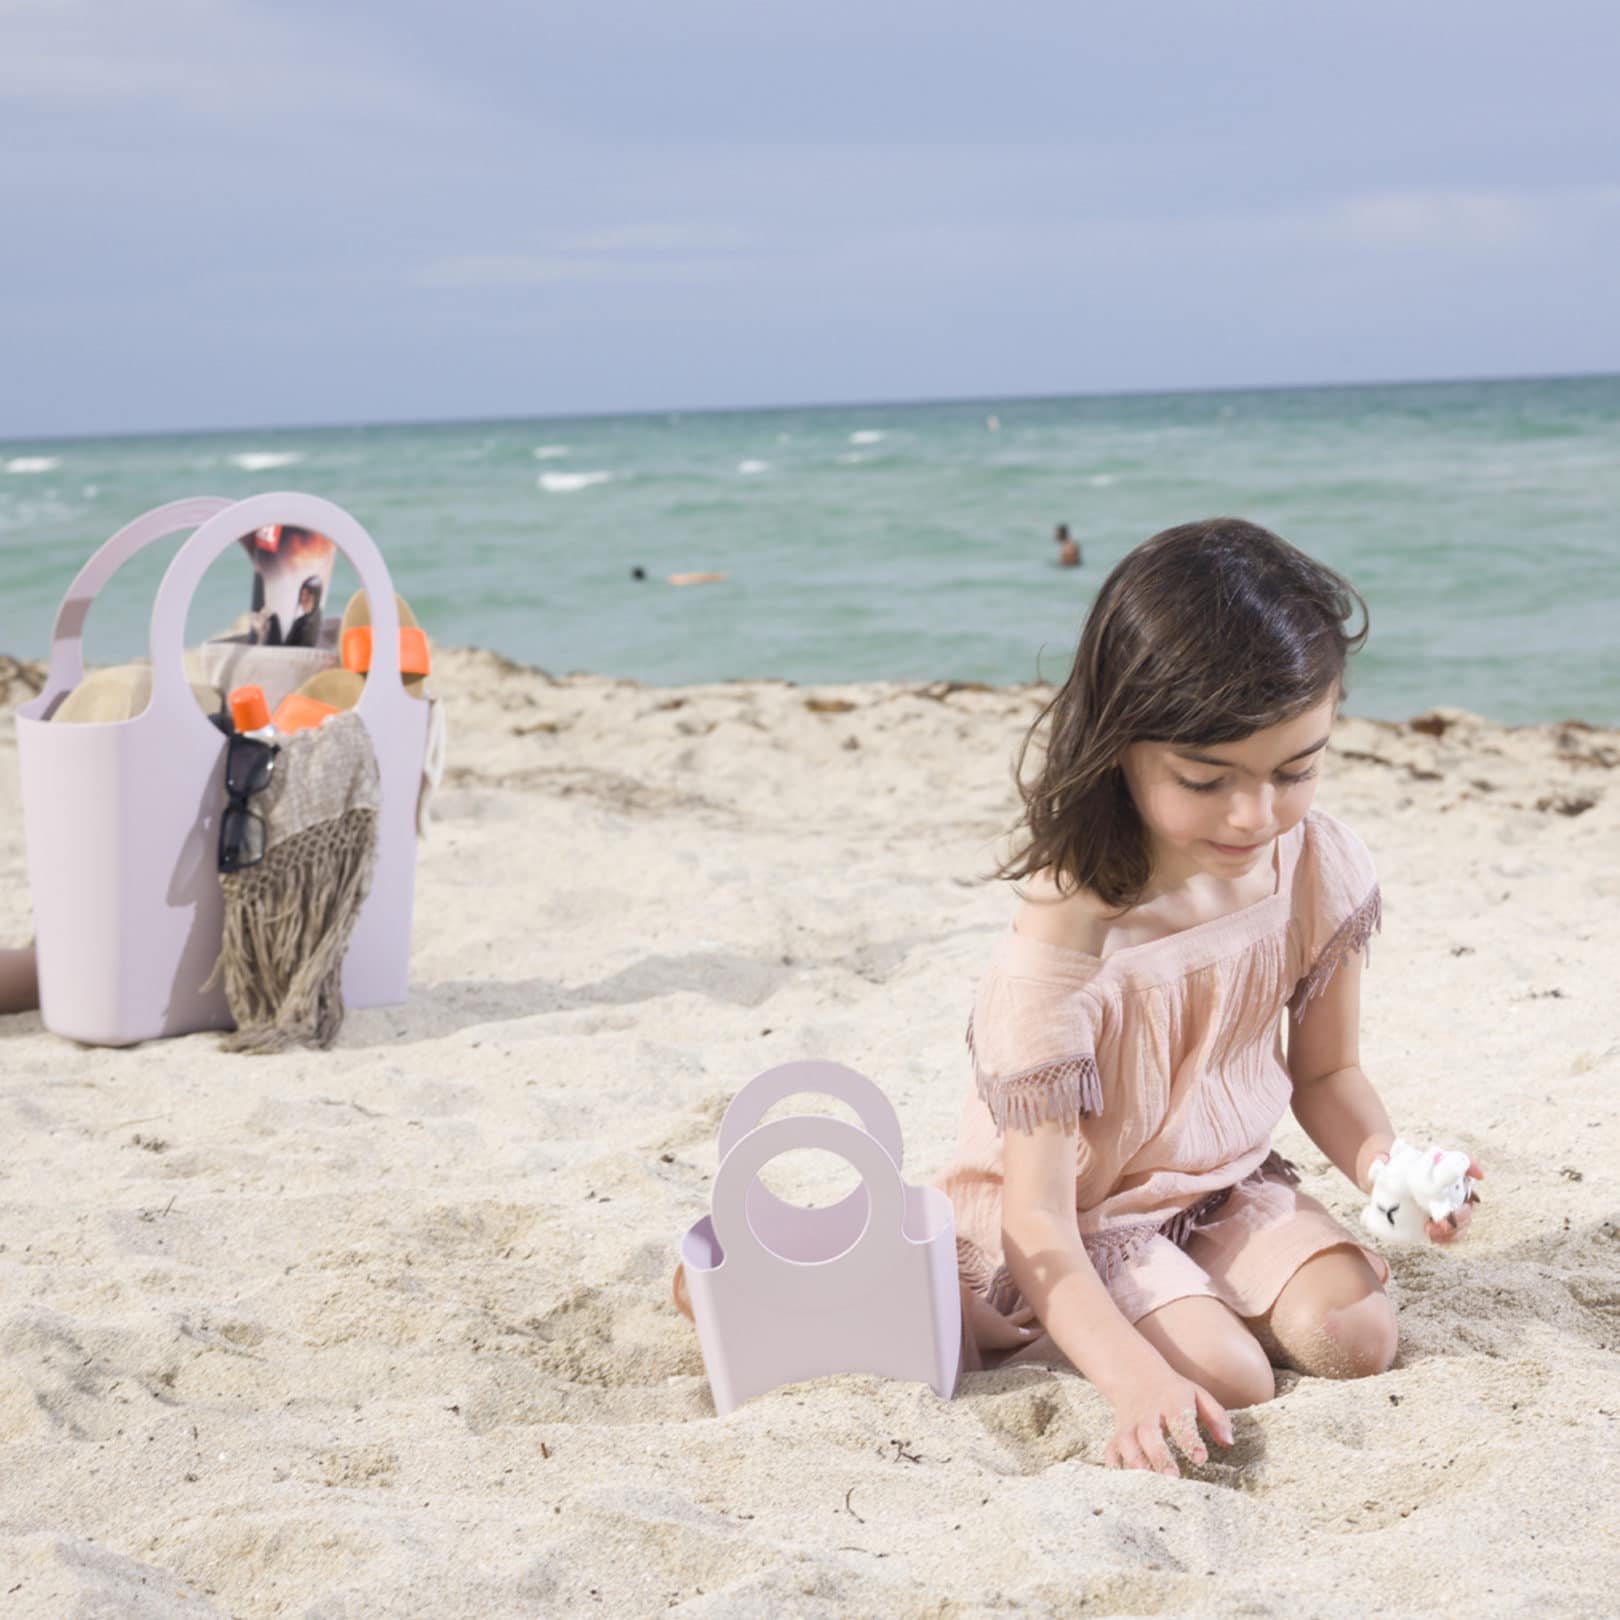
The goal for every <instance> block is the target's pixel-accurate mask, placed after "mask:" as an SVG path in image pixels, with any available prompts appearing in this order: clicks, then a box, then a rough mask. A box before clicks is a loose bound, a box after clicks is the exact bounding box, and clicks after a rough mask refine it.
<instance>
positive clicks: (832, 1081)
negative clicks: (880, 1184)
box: [720, 1058, 903, 1172]
mask: <svg viewBox="0 0 1620 1620" xmlns="http://www.w3.org/2000/svg"><path fill="white" fill-rule="evenodd" d="M800 1091H805V1092H813V1093H815V1094H816V1095H817V1096H822V1097H835V1098H837V1100H838V1101H839V1102H841V1103H847V1104H848V1105H849V1106H850V1107H851V1108H853V1109H854V1110H855V1112H856V1113H857V1114H858V1115H859V1116H860V1120H861V1124H862V1125H864V1126H865V1127H866V1134H867V1135H868V1136H870V1137H871V1138H872V1139H873V1140H874V1141H875V1142H877V1143H878V1144H879V1146H881V1147H882V1148H883V1150H884V1152H886V1153H887V1154H888V1155H889V1157H890V1158H891V1159H892V1160H893V1161H894V1168H895V1170H896V1172H898V1171H899V1170H900V1168H901V1164H902V1162H903V1161H902V1159H901V1143H900V1116H899V1115H898V1114H897V1113H895V1111H894V1104H893V1103H891V1102H890V1101H889V1099H888V1098H887V1097H885V1096H884V1095H883V1093H882V1092H881V1091H880V1090H879V1089H878V1088H877V1086H875V1085H874V1084H873V1083H872V1082H871V1081H870V1080H868V1079H867V1078H866V1076H865V1075H864V1074H861V1073H860V1072H859V1071H858V1070H855V1069H851V1068H847V1067H846V1066H845V1065H844V1064H842V1063H831V1062H829V1061H828V1060H827V1059H825V1058H799V1059H797V1060H796V1061H794V1062H792V1063H779V1064H777V1065H776V1067H775V1068H774V1069H766V1070H764V1071H763V1072H762V1073H760V1074H756V1075H755V1076H754V1078H753V1079H752V1080H750V1081H749V1082H748V1084H747V1085H745V1086H744V1087H743V1088H742V1090H741V1091H739V1092H738V1093H737V1095H736V1096H735V1097H733V1098H732V1099H731V1106H730V1107H729V1108H727V1109H726V1112H725V1117H724V1118H723V1119H722V1120H721V1121H720V1157H721V1159H722V1160H724V1159H725V1157H726V1155H727V1154H728V1153H730V1152H731V1150H732V1149H733V1148H734V1147H735V1146H736V1145H737V1143H738V1142H739V1141H741V1140H742V1138H743V1137H744V1136H745V1135H747V1133H748V1132H749V1131H751V1130H753V1128H754V1127H755V1126H756V1125H757V1124H759V1122H760V1120H761V1119H763V1118H764V1117H765V1114H766V1112H767V1111H768V1110H769V1109H771V1108H773V1107H775V1105H776V1104H777V1103H779V1102H781V1100H782V1099H783V1098H784V1097H791V1096H793V1094H794V1093H795V1092H800Z"/></svg>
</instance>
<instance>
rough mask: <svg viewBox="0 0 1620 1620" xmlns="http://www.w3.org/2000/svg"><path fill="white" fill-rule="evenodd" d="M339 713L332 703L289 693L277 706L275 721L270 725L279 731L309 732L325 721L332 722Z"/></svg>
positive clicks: (297, 693) (298, 693) (299, 693)
mask: <svg viewBox="0 0 1620 1620" xmlns="http://www.w3.org/2000/svg"><path fill="white" fill-rule="evenodd" d="M337 712H338V711H337V710H336V709H335V708H334V707H333V706H332V705H331V704H330V703H321V702H319V701H318V700H317V699H315V698H312V697H305V696H304V695H303V694H302V693H301V692H289V693H288V694H287V696H286V697H284V698H283V699H282V700H281V702H280V703H278V704H277V705H276V716H275V719H274V720H272V721H271V722H270V723H271V725H273V726H274V727H275V728H276V730H277V731H279V732H282V733H286V732H289V731H309V730H311V729H313V728H314V727H315V726H318V725H319V724H320V723H321V722H322V721H323V720H330V719H331V718H332V716H333V715H334V714H336V713H337Z"/></svg>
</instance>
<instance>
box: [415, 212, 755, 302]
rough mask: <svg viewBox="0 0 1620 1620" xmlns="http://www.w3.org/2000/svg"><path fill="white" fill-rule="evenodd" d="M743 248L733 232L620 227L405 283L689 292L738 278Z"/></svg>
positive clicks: (457, 264)
mask: <svg viewBox="0 0 1620 1620" xmlns="http://www.w3.org/2000/svg"><path fill="white" fill-rule="evenodd" d="M742 245H743V238H742V237H741V235H739V234H738V233H735V232H716V233H703V234H700V233H695V232H692V231H689V230H682V229H680V228H678V227H675V226H669V225H625V226H617V227H614V228H611V229H608V230H599V231H593V232H590V233H585V234H569V235H566V236H560V237H557V238H556V239H554V240H553V241H552V242H551V243H550V244H548V245H547V246H545V247H543V248H541V249H539V250H537V251H533V252H522V251H520V252H492V253H458V254H451V255H447V256H446V257H444V258H440V259H435V260H433V261H431V262H430V263H428V264H426V265H423V266H422V267H421V268H420V269H418V270H417V271H416V272H415V273H414V274H412V275H411V276H410V278H409V279H410V281H411V283H412V285H414V286H418V287H431V288H500V287H514V288H516V287H557V286H582V285H583V286H657V285H671V284H681V285H686V286H692V285H701V284H711V283H715V282H721V281H727V280H730V279H733V278H735V277H738V276H740V275H742V274H744V273H745V272H746V268H747V266H746V265H745V263H744V260H743V258H742V256H741V255H740V253H739V252H738V251H737V250H738V249H740V248H741V247H742Z"/></svg>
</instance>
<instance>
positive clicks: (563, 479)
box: [538, 472, 613, 495]
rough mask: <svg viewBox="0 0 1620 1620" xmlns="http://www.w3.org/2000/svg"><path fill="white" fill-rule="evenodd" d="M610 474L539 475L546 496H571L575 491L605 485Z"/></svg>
mask: <svg viewBox="0 0 1620 1620" xmlns="http://www.w3.org/2000/svg"><path fill="white" fill-rule="evenodd" d="M612 476H613V474H612V473H605V472H588V473H541V474H540V477H539V479H538V482H539V485H540V487H541V489H543V490H544V491H545V492H546V493H547V494H548V495H572V494H573V493H574V491H575V490H576V489H589V488H590V487H591V485H592V484H605V483H606V482H607V481H608V480H609V479H610V478H611V477H612Z"/></svg>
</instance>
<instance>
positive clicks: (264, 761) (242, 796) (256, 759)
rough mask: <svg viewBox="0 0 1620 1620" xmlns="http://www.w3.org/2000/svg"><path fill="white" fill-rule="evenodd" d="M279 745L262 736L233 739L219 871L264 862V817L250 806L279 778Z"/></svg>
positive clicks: (227, 767)
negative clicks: (277, 771) (251, 799)
mask: <svg viewBox="0 0 1620 1620" xmlns="http://www.w3.org/2000/svg"><path fill="white" fill-rule="evenodd" d="M280 752H281V747H280V745H279V744H278V743H273V742H266V741H264V739H263V738H262V737H241V736H236V737H232V738H231V740H230V743H229V744H228V745H227V747H226V749H225V794H226V799H227V803H226V805H225V813H224V815H222V816H221V817H220V819H219V869H220V871H222V872H240V871H242V870H243V869H244V868H246V867H249V866H257V865H258V864H259V862H260V861H262V860H263V859H264V849H265V830H264V817H263V816H261V815H260V814H259V812H258V811H257V810H254V809H252V808H250V807H249V805H248V800H249V799H250V798H252V797H253V795H254V794H255V793H263V792H264V790H265V789H266V788H267V787H269V786H270V778H271V777H272V776H273V775H275V770H276V755H277V754H279V753H280Z"/></svg>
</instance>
